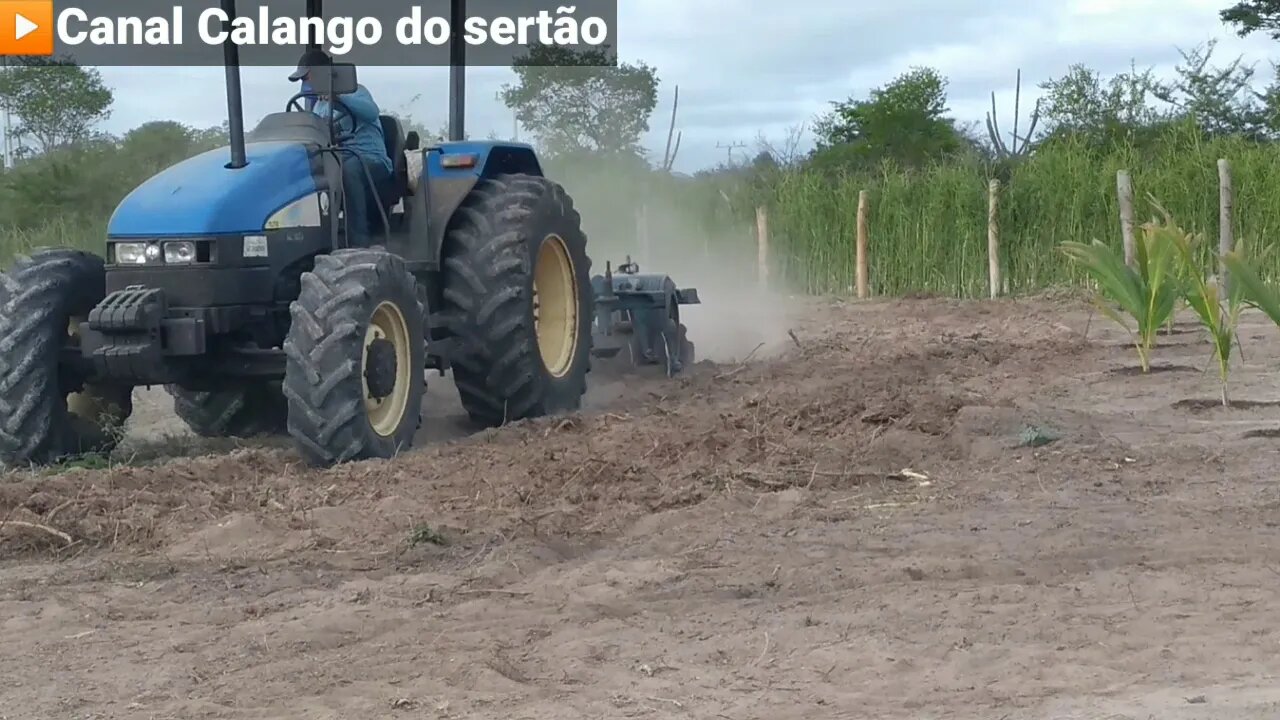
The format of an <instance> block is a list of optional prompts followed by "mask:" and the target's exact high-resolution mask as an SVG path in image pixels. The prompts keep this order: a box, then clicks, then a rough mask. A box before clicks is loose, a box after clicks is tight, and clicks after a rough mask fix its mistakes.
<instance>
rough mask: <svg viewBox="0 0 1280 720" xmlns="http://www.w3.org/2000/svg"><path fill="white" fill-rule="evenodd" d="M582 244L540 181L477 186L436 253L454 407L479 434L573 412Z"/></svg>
mask: <svg viewBox="0 0 1280 720" xmlns="http://www.w3.org/2000/svg"><path fill="white" fill-rule="evenodd" d="M586 244H587V238H586V235H585V234H584V233H583V232H582V226H581V218H580V217H579V215H578V212H577V211H576V210H574V208H573V201H572V200H571V199H570V198H569V196H568V194H566V193H565V191H564V188H562V187H560V185H558V184H556V183H554V182H552V181H550V180H548V179H547V178H544V177H537V176H531V175H499V176H497V177H494V178H489V179H485V180H481V181H480V182H479V183H477V184H476V186H475V188H474V189H473V190H472V191H471V194H470V195H468V196H467V199H466V200H465V201H464V202H463V204H462V206H461V207H460V208H458V211H457V213H456V214H455V215H454V219H453V221H452V223H451V225H450V227H449V231H448V234H447V236H446V238H445V247H444V263H443V269H444V280H443V285H444V292H443V295H444V308H443V309H444V313H443V315H444V317H446V318H447V320H446V323H447V327H448V330H449V331H450V333H451V334H452V335H453V336H454V337H455V338H456V339H457V341H458V347H457V349H456V352H455V354H453V355H452V356H451V357H450V364H451V365H452V367H453V375H454V381H455V384H456V385H457V387H458V394H459V395H460V396H461V399H462V405H463V407H464V408H466V411H467V413H468V414H469V415H470V416H471V418H472V420H473V421H475V422H477V423H479V424H481V425H485V426H496V425H502V424H504V423H506V422H510V421H513V420H521V419H525V418H531V417H538V416H544V415H551V414H555V413H559V412H569V411H573V410H577V409H578V408H579V407H580V406H581V404H582V396H583V394H584V393H585V392H586V389H587V373H588V372H589V371H590V369H591V325H592V323H593V321H594V306H595V296H594V295H593V294H592V289H591V279H590V275H589V274H588V273H589V271H590V269H591V260H590V259H589V258H588V257H587V249H586Z"/></svg>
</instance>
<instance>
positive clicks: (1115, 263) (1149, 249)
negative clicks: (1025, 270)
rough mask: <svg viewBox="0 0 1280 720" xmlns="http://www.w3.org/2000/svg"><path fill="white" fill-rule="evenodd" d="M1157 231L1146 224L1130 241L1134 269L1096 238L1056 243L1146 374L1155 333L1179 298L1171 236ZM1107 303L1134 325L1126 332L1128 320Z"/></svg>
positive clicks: (1149, 368) (1149, 365)
mask: <svg viewBox="0 0 1280 720" xmlns="http://www.w3.org/2000/svg"><path fill="white" fill-rule="evenodd" d="M1158 229H1159V226H1157V225H1155V224H1153V223H1148V224H1147V225H1144V226H1143V227H1142V232H1141V233H1140V234H1139V235H1138V236H1137V237H1136V238H1134V244H1135V246H1136V248H1135V249H1136V252H1135V264H1136V265H1137V267H1136V268H1132V267H1129V266H1128V265H1126V264H1125V262H1124V257H1123V256H1121V255H1119V254H1117V253H1116V252H1115V251H1114V250H1112V249H1111V248H1110V247H1109V246H1108V245H1107V244H1106V243H1103V242H1101V241H1099V240H1094V241H1093V242H1092V243H1089V244H1085V243H1080V242H1064V243H1062V251H1063V252H1065V253H1066V254H1067V256H1068V257H1070V258H1071V259H1072V260H1074V261H1075V262H1077V263H1079V264H1080V265H1081V266H1083V267H1084V270H1085V272H1087V273H1088V274H1089V275H1090V276H1091V277H1092V278H1093V279H1094V281H1095V282H1096V283H1097V284H1098V293H1097V295H1096V296H1095V297H1094V300H1095V302H1096V304H1097V306H1098V310H1099V312H1101V313H1102V314H1103V315H1105V316H1107V317H1108V318H1111V319H1112V320H1114V321H1115V322H1116V323H1117V324H1118V325H1120V326H1121V327H1123V328H1124V329H1125V330H1127V331H1128V332H1129V335H1130V337H1131V338H1132V339H1133V345H1134V347H1135V348H1136V349H1137V351H1138V362H1139V363H1140V364H1141V366H1142V372H1144V373H1147V372H1150V371H1151V349H1152V348H1153V347H1154V346H1155V344H1156V334H1157V333H1159V331H1160V328H1161V327H1163V326H1164V325H1165V324H1166V323H1168V322H1169V321H1170V320H1172V318H1173V314H1174V310H1175V309H1176V307H1177V303H1178V298H1179V296H1180V292H1179V287H1178V279H1179V278H1178V274H1177V265H1176V260H1177V249H1176V247H1175V245H1174V243H1173V242H1172V233H1168V232H1159V231H1158ZM1109 303H1114V304H1115V305H1117V306H1119V308H1120V310H1121V311H1123V312H1124V313H1127V314H1128V316H1129V317H1130V318H1131V319H1132V320H1133V323H1134V325H1135V327H1134V328H1130V324H1129V322H1127V321H1126V320H1125V318H1124V317H1122V316H1121V314H1120V312H1118V311H1117V310H1116V309H1115V308H1114V307H1112V306H1111V304H1109Z"/></svg>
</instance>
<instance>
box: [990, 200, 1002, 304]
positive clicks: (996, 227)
mask: <svg viewBox="0 0 1280 720" xmlns="http://www.w3.org/2000/svg"><path fill="white" fill-rule="evenodd" d="M999 208H1000V180H999V179H998V178H991V182H990V184H988V185H987V279H988V280H989V281H990V283H991V299H992V300H994V299H996V298H997V297H999V296H1000V289H1001V285H1000V223H999V221H998V217H999V212H998V211H999Z"/></svg>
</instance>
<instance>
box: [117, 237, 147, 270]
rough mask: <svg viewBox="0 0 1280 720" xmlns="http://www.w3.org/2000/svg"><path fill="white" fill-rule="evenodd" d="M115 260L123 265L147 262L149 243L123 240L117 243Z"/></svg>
mask: <svg viewBox="0 0 1280 720" xmlns="http://www.w3.org/2000/svg"><path fill="white" fill-rule="evenodd" d="M115 260H116V262H117V263H119V264H121V265H145V264H147V243H140V242H122V243H116V244H115Z"/></svg>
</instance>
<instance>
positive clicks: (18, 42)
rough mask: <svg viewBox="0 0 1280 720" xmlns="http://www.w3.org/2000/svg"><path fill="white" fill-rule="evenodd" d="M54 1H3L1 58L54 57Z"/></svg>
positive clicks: (0, 21)
mask: <svg viewBox="0 0 1280 720" xmlns="http://www.w3.org/2000/svg"><path fill="white" fill-rule="evenodd" d="M53 26H54V12H53V2H52V0H0V55H27V56H42V57H48V56H50V55H53V49H54V48H53V44H54V43H53V39H54V38H53Z"/></svg>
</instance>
